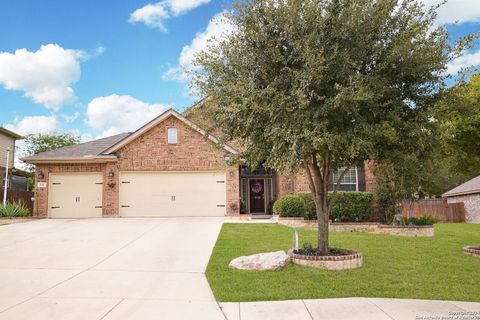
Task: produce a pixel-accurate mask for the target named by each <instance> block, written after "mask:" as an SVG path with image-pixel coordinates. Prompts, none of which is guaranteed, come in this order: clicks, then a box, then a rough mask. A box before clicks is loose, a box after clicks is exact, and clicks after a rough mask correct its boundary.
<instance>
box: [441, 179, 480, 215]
mask: <svg viewBox="0 0 480 320" xmlns="http://www.w3.org/2000/svg"><path fill="white" fill-rule="evenodd" d="M442 196H443V197H444V198H446V199H447V203H459V202H463V204H464V207H465V221H467V222H473V223H480V176H478V177H476V178H473V179H472V180H469V181H467V182H465V183H464V184H461V185H459V186H458V187H456V188H454V189H452V190H450V191H448V192H445V193H444V194H443V195H442Z"/></svg>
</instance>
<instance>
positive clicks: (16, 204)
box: [0, 201, 31, 218]
mask: <svg viewBox="0 0 480 320" xmlns="http://www.w3.org/2000/svg"><path fill="white" fill-rule="evenodd" d="M30 214H31V213H30V210H29V209H28V208H27V206H26V205H25V202H23V201H11V202H7V203H6V204H5V206H3V205H0V217H8V218H17V217H28V216H30Z"/></svg>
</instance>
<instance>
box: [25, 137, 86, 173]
mask: <svg viewBox="0 0 480 320" xmlns="http://www.w3.org/2000/svg"><path fill="white" fill-rule="evenodd" d="M77 143H80V137H78V136H75V135H73V134H69V133H52V134H30V135H27V136H26V137H25V147H24V150H23V153H24V155H25V156H30V155H34V154H38V153H41V152H45V151H49V150H55V149H59V148H63V147H67V146H71V145H74V144H77ZM30 169H32V168H30Z"/></svg>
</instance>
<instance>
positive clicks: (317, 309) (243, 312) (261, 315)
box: [219, 298, 480, 320]
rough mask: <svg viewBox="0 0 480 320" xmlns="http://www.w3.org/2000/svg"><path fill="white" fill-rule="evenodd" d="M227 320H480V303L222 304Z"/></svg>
mask: <svg viewBox="0 0 480 320" xmlns="http://www.w3.org/2000/svg"><path fill="white" fill-rule="evenodd" d="M219 305H220V308H221V309H222V311H223V313H224V315H225V318H226V319H227V320H270V319H271V320H284V319H285V320H287V319H288V320H312V319H313V320H323V319H328V320H347V319H348V320H350V319H352V320H363V319H365V320H377V319H378V320H384V319H385V320H392V319H394V320H426V319H429V320H434V319H438V320H480V303H474V302H458V301H432V300H412V299H384V298H343V299H316V300H289V301H264V302H225V303H219Z"/></svg>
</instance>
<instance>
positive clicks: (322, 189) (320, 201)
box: [305, 156, 330, 255]
mask: <svg viewBox="0 0 480 320" xmlns="http://www.w3.org/2000/svg"><path fill="white" fill-rule="evenodd" d="M305 169H306V171H307V177H308V180H309V186H310V191H311V192H312V195H313V199H314V201H315V209H316V213H317V221H318V235H317V240H318V243H317V250H318V252H319V254H320V255H328V252H329V250H328V218H329V214H330V207H329V203H328V183H329V178H330V168H329V163H328V159H322V166H321V167H320V166H319V164H318V162H317V160H316V157H315V156H311V157H308V158H307V159H305Z"/></svg>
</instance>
